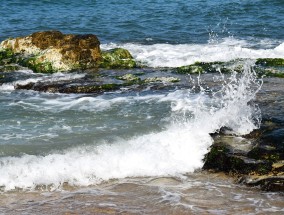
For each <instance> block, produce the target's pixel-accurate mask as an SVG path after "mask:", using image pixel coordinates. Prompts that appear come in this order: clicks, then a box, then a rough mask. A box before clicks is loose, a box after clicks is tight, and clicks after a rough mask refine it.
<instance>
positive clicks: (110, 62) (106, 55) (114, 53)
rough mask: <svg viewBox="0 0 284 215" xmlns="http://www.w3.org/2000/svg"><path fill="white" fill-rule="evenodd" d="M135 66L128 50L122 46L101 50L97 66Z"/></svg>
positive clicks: (125, 67)
mask: <svg viewBox="0 0 284 215" xmlns="http://www.w3.org/2000/svg"><path fill="white" fill-rule="evenodd" d="M136 66H137V64H136V62H135V60H134V59H133V57H132V55H131V54H130V52H129V51H128V50H126V49H123V48H115V49H111V50H107V51H103V52H102V58H101V61H100V63H99V67H101V68H107V69H129V68H135V67H136Z"/></svg>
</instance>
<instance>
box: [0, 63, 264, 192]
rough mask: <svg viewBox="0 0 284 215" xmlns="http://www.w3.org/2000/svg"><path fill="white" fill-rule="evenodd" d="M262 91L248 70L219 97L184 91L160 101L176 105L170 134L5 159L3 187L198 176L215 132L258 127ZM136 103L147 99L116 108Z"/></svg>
mask: <svg viewBox="0 0 284 215" xmlns="http://www.w3.org/2000/svg"><path fill="white" fill-rule="evenodd" d="M260 86H261V83H259V82H258V81H257V80H256V78H255V75H254V73H253V72H251V71H250V70H249V68H246V71H245V72H244V74H243V75H242V77H241V78H237V77H236V74H233V75H232V77H231V78H230V79H229V80H228V81H227V82H225V81H224V84H223V88H222V89H221V90H220V91H219V92H215V94H214V96H211V95H209V94H207V93H205V91H203V90H201V92H200V93H198V94H196V93H193V92H191V90H179V91H175V92H172V93H169V94H167V95H165V96H164V97H161V96H158V100H157V103H159V102H163V101H171V104H172V105H171V106H172V111H171V114H172V116H169V117H171V118H172V121H171V123H170V124H169V125H168V126H167V127H166V128H165V129H164V130H162V131H160V132H156V133H154V132H153V133H149V134H144V135H141V136H134V137H131V138H129V139H120V140H117V141H115V142H113V143H112V144H107V143H104V142H100V143H97V142H96V139H94V143H95V145H94V146H81V147H76V148H73V149H68V150H67V149H66V150H65V152H63V153H53V154H49V155H46V156H35V155H23V156H21V157H2V158H0V175H1V177H0V186H3V189H4V190H12V189H15V188H23V189H34V188H35V187H36V186H37V185H53V187H54V188H58V187H60V186H61V185H62V184H63V183H64V182H68V183H69V184H71V185H79V186H86V185H90V184H96V183H100V182H102V181H104V180H109V179H112V178H124V177H135V176H168V175H172V176H182V174H185V173H187V172H193V171H194V170H196V169H199V168H201V167H202V165H203V162H202V159H203V157H204V155H205V154H206V153H207V152H208V148H209V147H210V145H211V144H212V141H213V140H212V138H211V136H210V133H214V132H216V131H218V130H219V129H220V128H221V127H224V126H226V127H229V128H231V129H232V133H235V134H237V135H238V134H246V133H249V132H251V131H252V130H253V129H255V128H257V126H258V125H259V121H258V120H259V111H258V109H257V108H256V107H254V106H250V105H249V104H248V102H249V101H251V100H252V99H253V98H254V96H255V93H256V92H257V90H258V89H259V87H260ZM153 97H154V98H157V96H156V95H154V96H153ZM153 97H152V96H147V97H145V98H143V97H142V100H146V101H147V100H151V101H153ZM133 99H135V100H139V99H141V97H139V96H137V97H133V96H132V97H129V98H127V97H126V98H123V99H120V98H116V99H114V100H111V102H112V103H111V102H110V105H112V104H114V103H116V102H123V101H125V100H126V101H127V100H133ZM77 101H79V100H77ZM75 103H76V102H75ZM106 103H107V101H106ZM46 105H51V106H53V105H54V104H52V103H49V104H46ZM56 105H59V107H62V108H63V107H64V105H63V104H58V103H56ZM56 105H55V106H56ZM104 106H105V104H104ZM67 108H74V105H71V104H70V105H69V107H67ZM110 117H111V116H110ZM121 123H123V122H121Z"/></svg>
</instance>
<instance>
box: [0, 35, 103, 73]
mask: <svg viewBox="0 0 284 215" xmlns="http://www.w3.org/2000/svg"><path fill="white" fill-rule="evenodd" d="M0 49H1V50H5V52H2V53H5V54H4V55H5V56H3V54H2V55H1V54H0V56H2V57H0V58H4V57H5V58H6V59H7V58H8V59H9V56H7V55H11V57H14V59H13V60H12V61H13V62H14V63H18V64H20V65H22V66H27V67H29V68H31V69H32V70H34V71H35V72H58V71H70V70H73V69H86V68H92V67H96V66H98V61H99V60H100V58H101V52H100V42H99V40H98V38H97V37H96V36H95V35H92V34H86V35H73V34H63V33H61V32H59V31H44V32H36V33H33V34H31V35H29V36H26V37H18V38H14V39H7V40H4V41H3V42H2V43H1V45H0ZM7 50H9V52H7ZM2 61H3V60H2Z"/></svg>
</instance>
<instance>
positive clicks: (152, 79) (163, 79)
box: [144, 77, 180, 83]
mask: <svg viewBox="0 0 284 215" xmlns="http://www.w3.org/2000/svg"><path fill="white" fill-rule="evenodd" d="M179 81H180V79H179V78H175V77H150V78H146V79H145V80H144V83H152V82H163V83H165V82H168V83H175V82H179Z"/></svg>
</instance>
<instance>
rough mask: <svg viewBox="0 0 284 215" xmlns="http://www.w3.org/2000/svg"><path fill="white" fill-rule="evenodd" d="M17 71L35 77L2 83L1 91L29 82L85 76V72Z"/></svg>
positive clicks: (64, 79)
mask: <svg viewBox="0 0 284 215" xmlns="http://www.w3.org/2000/svg"><path fill="white" fill-rule="evenodd" d="M17 72H21V73H27V74H32V75H35V76H36V77H33V78H28V79H24V80H18V81H13V82H9V83H4V84H2V85H0V90H3V91H11V90H14V89H15V86H16V85H26V84H29V83H36V82H40V81H42V82H43V81H51V82H53V81H67V80H74V79H79V78H83V77H84V76H86V74H83V73H82V74H77V73H54V74H51V75H50V74H48V75H44V74H33V73H32V71H30V70H20V71H17Z"/></svg>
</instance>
